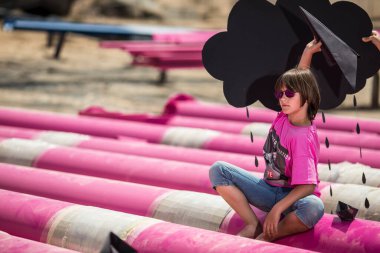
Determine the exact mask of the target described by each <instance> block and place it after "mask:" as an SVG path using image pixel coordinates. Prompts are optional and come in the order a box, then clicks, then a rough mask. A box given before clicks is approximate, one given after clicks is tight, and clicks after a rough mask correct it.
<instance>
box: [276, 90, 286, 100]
mask: <svg viewBox="0 0 380 253" xmlns="http://www.w3.org/2000/svg"><path fill="white" fill-rule="evenodd" d="M283 94H284V93H283V92H282V91H276V92H275V93H274V96H275V97H276V98H277V99H280V98H282V95H283Z"/></svg>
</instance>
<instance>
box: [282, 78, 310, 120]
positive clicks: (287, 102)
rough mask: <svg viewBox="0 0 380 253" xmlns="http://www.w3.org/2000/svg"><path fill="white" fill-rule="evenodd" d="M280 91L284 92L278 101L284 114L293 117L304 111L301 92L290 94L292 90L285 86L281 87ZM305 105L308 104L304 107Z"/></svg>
mask: <svg viewBox="0 0 380 253" xmlns="http://www.w3.org/2000/svg"><path fill="white" fill-rule="evenodd" d="M287 90H288V91H287ZM280 91H281V92H283V94H282V97H281V98H279V100H278V101H279V103H280V106H281V109H282V112H283V113H285V114H288V115H291V114H295V113H298V112H299V111H300V110H302V109H303V106H301V94H300V93H299V92H290V90H289V89H288V88H287V87H286V86H285V85H283V86H282V87H281V90H280ZM305 105H306V103H305V104H304V106H305Z"/></svg>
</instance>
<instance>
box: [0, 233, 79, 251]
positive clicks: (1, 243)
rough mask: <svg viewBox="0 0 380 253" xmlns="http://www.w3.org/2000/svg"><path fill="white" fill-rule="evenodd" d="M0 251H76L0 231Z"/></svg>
mask: <svg viewBox="0 0 380 253" xmlns="http://www.w3.org/2000/svg"><path fill="white" fill-rule="evenodd" d="M0 249H1V252H2V253H25V252H27V253H42V252H46V253H74V252H77V251H73V250H69V249H64V248H60V247H56V246H53V245H48V244H44V243H39V242H35V241H31V240H27V239H24V238H21V237H17V236H12V235H9V234H7V233H4V232H1V231H0Z"/></svg>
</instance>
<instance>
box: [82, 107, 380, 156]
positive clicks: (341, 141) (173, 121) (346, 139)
mask: <svg viewBox="0 0 380 253" xmlns="http://www.w3.org/2000/svg"><path fill="white" fill-rule="evenodd" d="M80 115H85V116H95V117H103V118H113V119H121V120H128V121H139V122H146V123H155V124H161V125H167V126H183V127H193V128H205V129H212V130H217V131H221V132H226V133H233V134H247V133H244V132H245V129H246V128H247V127H249V125H250V123H246V122H242V121H241V122H239V121H232V120H223V119H207V118H199V117H191V116H181V115H163V116H155V115H151V114H139V115H136V114H130V115H128V114H123V113H118V112H108V111H106V110H104V109H103V108H100V107H96V106H93V107H89V108H86V109H84V110H81V111H80ZM266 124H268V130H269V127H270V124H269V123H266ZM252 133H253V135H254V136H255V132H254V131H253V132H252ZM256 136H257V135H256ZM259 136H260V135H259ZM261 137H262V136H261ZM318 137H319V141H320V143H325V140H326V138H328V140H329V143H330V144H333V145H339V146H347V147H362V148H368V149H380V135H378V134H373V133H361V134H360V135H358V134H356V133H348V132H344V131H336V130H325V129H318Z"/></svg>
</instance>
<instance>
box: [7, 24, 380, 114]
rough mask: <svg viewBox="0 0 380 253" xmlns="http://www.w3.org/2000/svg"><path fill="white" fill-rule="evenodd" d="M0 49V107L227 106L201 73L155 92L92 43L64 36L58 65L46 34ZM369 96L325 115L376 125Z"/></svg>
mask: <svg viewBox="0 0 380 253" xmlns="http://www.w3.org/2000/svg"><path fill="white" fill-rule="evenodd" d="M123 22H126V21H125V20H122V21H120V23H123ZM134 22H136V21H134ZM182 25H184V24H182ZM219 25H220V27H221V28H222V27H223V26H224V25H225V24H220V23H219ZM199 26H201V25H198V27H199ZM203 27H207V26H206V25H203ZM209 27H215V26H212V25H210V26H209ZM0 44H1V47H0V76H1V78H0V106H11V107H20V108H29V109H38V110H46V111H54V112H65V113H70V114H75V113H77V111H78V110H80V109H83V108H85V107H87V106H90V105H100V106H103V107H105V108H107V109H109V110H113V111H116V110H117V111H123V112H127V113H141V112H150V113H159V112H161V110H162V108H163V106H164V104H165V101H166V100H167V98H168V97H169V96H170V95H173V94H175V93H188V94H191V95H193V96H195V97H196V98H197V99H199V100H202V101H208V102H217V103H224V104H226V101H225V99H224V96H223V92H222V83H221V82H220V81H218V80H215V79H213V78H212V77H211V76H210V75H209V74H208V73H207V72H206V71H205V70H204V69H192V70H173V71H171V72H169V76H168V77H169V82H168V83H167V84H166V85H164V86H159V85H157V84H156V83H155V82H156V80H157V79H158V71H157V70H155V69H152V68H143V67H135V68H132V67H130V66H129V62H130V60H131V59H130V57H129V56H128V55H127V54H126V53H124V52H122V51H119V50H115V49H113V50H110V49H101V48H99V44H98V41H97V40H95V39H93V38H88V37H82V36H79V35H74V34H71V35H69V36H68V37H67V41H66V43H65V45H64V48H63V52H62V56H61V59H60V60H54V59H53V58H52V55H53V51H54V49H53V48H47V47H46V34H45V33H38V32H24V31H13V32H4V31H1V32H0ZM371 92H372V85H371V80H370V81H369V84H368V85H367V86H366V87H365V88H364V89H363V90H362V91H360V92H359V93H358V94H357V98H358V104H359V106H362V107H364V108H362V109H357V110H353V107H352V96H349V97H347V99H346V101H345V102H344V104H343V106H341V107H340V108H339V109H335V110H331V111H328V112H331V113H334V114H340V115H352V116H355V117H367V118H375V119H380V109H375V110H373V109H372V110H369V109H365V108H366V107H368V105H369V103H370V96H371ZM252 106H253V107H255V106H260V104H258V103H256V104H254V105H252Z"/></svg>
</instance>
